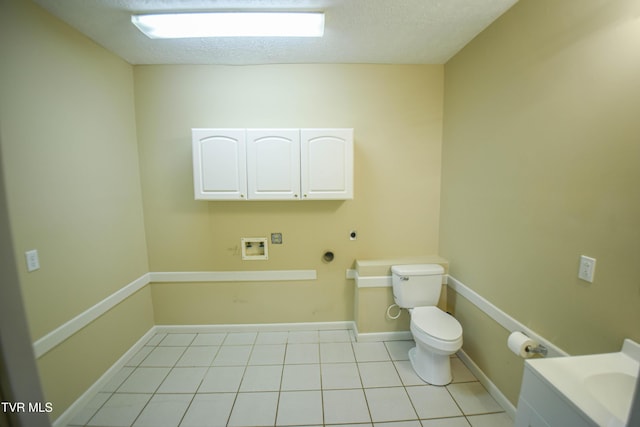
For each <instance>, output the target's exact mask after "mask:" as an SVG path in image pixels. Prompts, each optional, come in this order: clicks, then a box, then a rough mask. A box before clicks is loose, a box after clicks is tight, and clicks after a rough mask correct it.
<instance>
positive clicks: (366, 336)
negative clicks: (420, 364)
mask: <svg viewBox="0 0 640 427" xmlns="http://www.w3.org/2000/svg"><path fill="white" fill-rule="evenodd" d="M412 339H413V336H412V335H411V332H410V331H395V332H368V333H363V334H360V333H356V341H358V342H378V341H405V340H412Z"/></svg>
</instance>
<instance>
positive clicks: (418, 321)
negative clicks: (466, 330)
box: [391, 264, 462, 385]
mask: <svg viewBox="0 0 640 427" xmlns="http://www.w3.org/2000/svg"><path fill="white" fill-rule="evenodd" d="M391 274H392V284H393V298H394V300H395V303H396V304H397V305H398V306H399V307H402V308H406V309H408V310H409V313H410V314H411V323H410V329H411V334H412V336H413V339H414V341H415V342H416V346H415V347H414V348H412V349H411V350H409V360H410V361H411V365H412V367H413V369H414V371H415V372H416V374H417V375H418V376H419V377H420V378H422V379H423V380H424V381H426V382H427V383H429V384H432V385H446V384H449V383H450V382H451V380H452V375H451V363H450V360H449V356H451V355H452V354H453V353H455V352H456V351H458V350H460V348H461V347H462V326H460V323H458V321H457V320H456V319H455V318H454V317H453V316H451V315H450V314H448V313H445V312H444V311H442V310H440V309H439V308H438V307H437V303H438V300H439V299H440V293H441V291H442V276H443V274H444V268H443V267H442V266H440V265H437V264H411V265H395V266H392V267H391Z"/></svg>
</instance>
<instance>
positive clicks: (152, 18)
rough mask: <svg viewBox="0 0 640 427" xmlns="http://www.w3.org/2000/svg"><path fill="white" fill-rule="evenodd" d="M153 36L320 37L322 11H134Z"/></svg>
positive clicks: (140, 25)
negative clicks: (145, 12) (158, 12)
mask: <svg viewBox="0 0 640 427" xmlns="http://www.w3.org/2000/svg"><path fill="white" fill-rule="evenodd" d="M131 22H133V24H134V25H135V26H136V27H138V29H139V30H140V31H142V32H143V33H144V34H145V35H147V37H149V38H152V39H166V38H169V39H175V38H188V37H322V35H323V34H324V13H315V12H314V13H308V12H304V13H303V12H286V13H281V12H267V13H259V12H207V13H163V14H149V15H133V16H131Z"/></svg>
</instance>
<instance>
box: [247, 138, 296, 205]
mask: <svg viewBox="0 0 640 427" xmlns="http://www.w3.org/2000/svg"><path fill="white" fill-rule="evenodd" d="M247 187H248V190H249V193H248V194H249V199H252V200H299V199H300V131H299V130H298V129H247Z"/></svg>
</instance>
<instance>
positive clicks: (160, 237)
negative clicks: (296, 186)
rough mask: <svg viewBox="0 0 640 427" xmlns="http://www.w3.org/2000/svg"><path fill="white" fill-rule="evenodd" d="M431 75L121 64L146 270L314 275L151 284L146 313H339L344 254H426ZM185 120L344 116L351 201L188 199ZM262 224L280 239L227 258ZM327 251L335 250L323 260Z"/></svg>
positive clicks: (257, 317) (438, 81) (306, 316)
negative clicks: (134, 126)
mask: <svg viewBox="0 0 640 427" xmlns="http://www.w3.org/2000/svg"><path fill="white" fill-rule="evenodd" d="M442 72H443V67H442V66H429V65H407V66H405V65H270V66H243V67H224V66H138V67H135V88H136V112H137V123H138V136H139V147H140V158H141V170H142V186H143V198H144V206H145V226H146V233H147V241H148V251H149V259H150V268H151V271H202V270H204V271H211V270H214V271H215V270H288V269H313V270H317V272H318V279H317V280H316V281H311V282H303V283H283V284H278V283H259V284H243V283H233V284H224V283H223V284H184V283H183V284H180V283H177V284H154V285H153V289H152V291H153V296H154V308H155V315H156V321H157V322H158V323H194V322H195V323H201V322H202V323H210V322H213V323H228V322H232V323H255V322H272V321H279V322H305V321H331V320H352V319H353V303H354V301H353V295H354V291H353V281H351V280H346V279H345V270H346V269H347V268H351V267H352V265H353V262H354V260H355V259H358V258H388V257H394V256H405V255H430V254H435V253H437V250H438V214H439V200H440V147H441V126H442V87H443V80H442V79H443V74H442ZM194 127H353V128H354V129H355V198H354V200H348V201H299V202H295V201H290V202H258V201H255V202H247V201H244V202H217V201H213V202H206V201H196V200H194V198H193V177H192V166H191V136H190V131H191V128H194ZM351 229H355V230H357V231H358V239H357V240H355V241H351V240H349V231H350V230H351ZM273 232H281V233H282V234H283V240H284V244H282V245H270V246H269V260H267V261H242V260H241V256H240V253H239V244H240V238H241V237H269V235H270V233H273ZM328 249H330V250H332V251H334V253H335V255H336V257H335V260H334V261H333V262H332V263H330V264H325V263H323V262H322V260H321V257H322V254H323V253H324V251H325V250H328ZM177 307H183V309H178V308H177Z"/></svg>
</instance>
